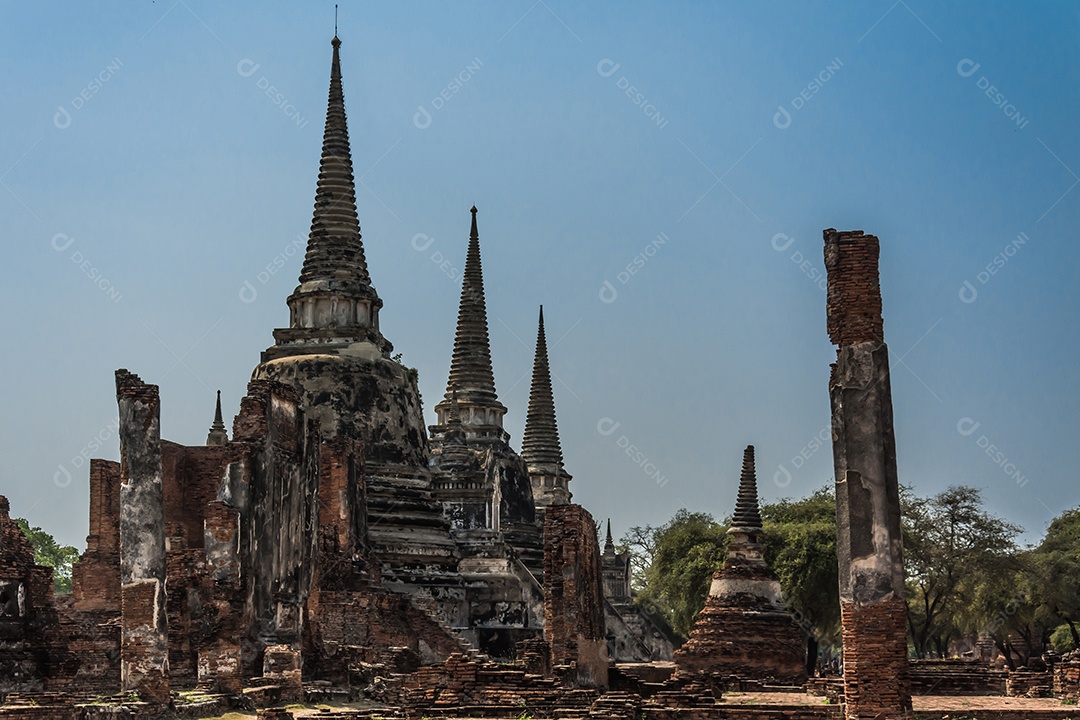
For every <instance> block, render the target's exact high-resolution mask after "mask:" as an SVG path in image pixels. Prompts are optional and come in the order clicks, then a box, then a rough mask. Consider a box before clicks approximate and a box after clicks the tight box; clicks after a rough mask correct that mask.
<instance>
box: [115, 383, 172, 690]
mask: <svg viewBox="0 0 1080 720" xmlns="http://www.w3.org/2000/svg"><path fill="white" fill-rule="evenodd" d="M116 401H117V404H118V405H119V410H120V609H121V636H120V685H121V690H122V692H125V693H129V692H133V693H138V695H139V697H140V698H142V699H143V700H145V701H147V702H150V703H156V704H160V705H165V704H168V702H169V633H168V621H167V616H166V613H165V505H164V495H163V493H162V485H161V414H160V401H159V399H158V388H157V385H147V384H146V383H144V382H143V381H142V380H140V379H139V377H138V376H137V375H134V374H132V373H129V372H128V371H127V370H117V371H116Z"/></svg>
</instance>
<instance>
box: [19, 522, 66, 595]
mask: <svg viewBox="0 0 1080 720" xmlns="http://www.w3.org/2000/svg"><path fill="white" fill-rule="evenodd" d="M15 522H16V523H17V524H18V526H19V529H20V530H22V531H23V534H24V535H26V538H27V539H28V540H29V541H30V544H31V545H33V546H34V562H35V563H37V564H38V565H47V566H49V567H51V568H52V569H53V589H54V590H55V591H56V592H57V593H60V594H64V593H69V592H71V566H72V565H74V564H75V561H76V560H78V559H79V551H78V550H76V549H75V548H73V547H72V546H70V545H60V544H59V543H57V542H56V539H55V538H54V537H53V536H52V535H50V534H49V533H47V532H45V531H44V530H42V529H41V528H39V527H34V528H32V527H30V523H29V522H27V521H26V520H25V519H24V518H16V519H15Z"/></svg>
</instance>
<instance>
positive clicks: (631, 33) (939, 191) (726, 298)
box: [0, 0, 1080, 548]
mask: <svg viewBox="0 0 1080 720" xmlns="http://www.w3.org/2000/svg"><path fill="white" fill-rule="evenodd" d="M1078 31H1080V10H1078V8H1077V6H1076V5H1075V4H1069V3H1051V2H1046V3H1039V4H1020V3H1011V4H1005V3H974V2H971V3H950V4H942V3H932V2H923V1H921V0H902V1H901V2H896V3H895V4H894V3H892V2H890V1H889V0H884V1H883V2H866V3H846V4H842V5H841V4H832V5H828V6H826V5H822V4H806V5H803V4H794V3H759V2H738V3H736V2H731V3H713V2H702V3H689V2H688V3H679V4H675V3H619V4H614V3H609V4H590V5H582V4H579V3H572V2H562V1H560V0H542V1H540V2H535V0H522V1H521V2H517V1H513V2H475V3H453V4H451V3H420V2H412V3H396V2H365V3H358V2H346V3H343V4H342V7H341V16H340V36H341V38H342V41H343V45H342V50H341V51H342V66H343V75H344V87H345V99H346V106H347V109H348V113H349V123H350V135H351V141H352V150H353V161H354V166H355V169H356V172H357V175H358V176H359V177H360V179H361V184H360V186H359V187H358V206H359V212H360V218H361V225H362V227H363V231H364V243H365V248H366V251H367V257H368V263H369V267H370V271H371V275H372V278H373V280H374V283H375V285H376V288H377V290H378V292H379V293H380V295H381V297H382V298H383V299H384V301H385V308H384V310H383V312H382V316H381V319H382V329H383V332H384V334H385V335H386V336H387V337H388V338H389V339H390V340H391V341H392V342H393V343H394V344H395V350H396V351H400V352H401V353H403V356H404V361H405V362H406V363H407V364H409V365H411V366H415V367H416V368H417V369H418V370H419V374H420V383H421V391H422V393H423V396H424V402H425V406H426V408H427V413H428V419H429V422H430V421H431V420H433V417H434V416H433V412H432V407H433V406H434V404H435V403H436V402H437V401H438V399H439V398H440V397H441V395H442V392H443V390H444V388H445V383H446V375H447V371H448V368H449V362H450V354H451V350H452V339H453V332H454V321H455V317H456V308H457V298H458V294H459V291H460V274H461V269H462V267H463V265H464V257H465V249H466V241H467V237H468V223H469V212H468V210H469V207H470V206H471V205H472V204H473V203H475V204H476V205H477V206H478V208H479V224H480V237H481V246H482V252H483V259H484V271H485V283H486V288H487V299H488V309H489V324H490V328H491V339H492V354H493V360H494V366H495V374H496V384H497V387H498V390H499V394H500V398H501V399H502V400H503V402H504V403H505V404H506V405H507V406H508V408H509V409H510V412H509V413H508V415H507V418H506V422H507V429H508V430H509V432H510V433H511V435H512V442H513V443H514V444H515V445H517V444H518V443H519V441H520V438H521V432H522V428H523V425H524V418H525V407H526V402H527V396H528V387H529V373H530V370H531V362H532V350H533V343H534V333H535V322H536V312H537V306H538V305H540V304H541V303H543V305H544V308H545V318H546V320H547V330H548V339H549V348H550V355H551V364H552V370H553V373H554V375H555V381H554V383H555V387H554V392H555V398H556V406H557V409H558V415H559V425H560V430H561V435H562V440H563V445H564V451H565V455H566V464H567V469H568V470H569V471H570V472H571V473H572V474H573V475H574V481H573V484H572V490H573V492H574V495H575V499H576V501H578V502H581V503H582V504H584V505H585V506H586V507H588V508H589V509H590V510H591V511H592V513H593V514H594V515H595V516H596V517H598V518H600V519H603V518H606V517H609V516H610V517H611V518H612V521H613V526H614V529H615V533H616V534H617V535H618V534H621V533H622V532H623V531H625V529H626V528H627V527H628V526H630V525H637V524H646V523H650V524H654V525H655V524H659V523H662V522H664V521H666V520H667V519H668V518H669V517H670V516H671V515H672V514H673V513H674V512H675V511H676V510H678V509H679V508H681V507H686V508H690V509H692V510H700V511H706V512H710V513H712V514H714V515H716V516H717V517H722V516H724V515H726V514H728V513H730V511H731V508H732V507H733V505H734V499H735V492H736V482H737V478H738V472H739V466H740V459H741V452H742V449H743V447H744V446H745V445H747V444H754V445H756V447H757V459H758V477H759V483H760V489H761V494H762V495H763V497H764V498H765V499H766V500H774V499H777V498H780V497H783V496H790V497H798V496H802V495H805V494H807V493H809V492H811V491H813V490H814V489H816V488H818V487H821V486H823V485H825V484H826V483H829V482H830V481H831V478H832V459H831V451H830V446H829V442H828V434H827V425H828V421H829V407H828V392H827V380H828V366H829V363H830V361H831V359H832V358H833V357H834V352H833V348H832V347H831V346H830V345H829V343H828V339H827V337H826V334H825V313H824V292H823V290H822V287H823V283H820V282H819V280H818V278H819V277H820V274H821V273H822V272H823V264H822V260H821V254H822V240H821V231H822V230H823V229H824V228H828V227H836V228H839V229H862V230H865V231H866V232H868V233H874V234H877V235H878V236H879V237H880V238H881V245H882V260H881V263H882V268H881V269H882V285H883V293H884V303H885V333H886V338H887V340H888V342H889V345H890V349H891V353H892V357H893V361H894V372H893V400H894V405H895V411H896V434H897V446H898V454H899V472H900V477H901V481H902V482H904V483H905V484H908V485H911V486H913V487H914V488H915V490H916V491H917V492H919V493H923V494H930V493H933V492H937V491H939V490H942V489H944V488H945V487H947V486H948V485H949V484H954V483H966V484H971V485H975V486H977V487H980V488H982V489H983V490H984V493H985V497H986V500H987V502H988V504H989V506H990V507H991V509H992V510H994V511H995V512H997V513H999V514H1001V515H1003V516H1005V517H1006V518H1008V519H1009V520H1012V521H1013V522H1016V523H1018V524H1020V525H1022V526H1023V527H1024V528H1025V529H1026V530H1027V531H1028V532H1027V535H1026V536H1025V537H1026V538H1027V539H1029V540H1035V539H1037V538H1038V536H1039V535H1040V534H1041V532H1042V531H1043V529H1044V528H1045V525H1046V523H1047V522H1048V521H1049V520H1050V519H1051V518H1052V517H1054V516H1055V515H1057V514H1058V513H1060V512H1061V511H1062V510H1064V509H1066V508H1070V507H1074V506H1076V505H1077V504H1078V503H1080V493H1078V491H1077V487H1078V483H1077V471H1076V462H1075V458H1076V452H1075V448H1074V446H1073V442H1075V441H1074V440H1073V438H1076V437H1077V436H1078V435H1080V421H1078V419H1077V414H1076V413H1075V407H1076V405H1077V403H1076V398H1077V395H1078V389H1080V387H1078V385H1080V375H1078V372H1077V365H1076V362H1075V359H1074V358H1075V357H1076V356H1077V354H1078V352H1080V347H1078V346H1080V334H1078V330H1077V323H1076V322H1075V319H1074V315H1075V312H1076V310H1077V306H1078V297H1077V287H1078V283H1077V279H1078V278H1077V273H1078V270H1077V267H1078V262H1077V261H1078V259H1080V258H1078V255H1080V250H1078V248H1077V243H1076V241H1075V233H1076V227H1077V225H1078V222H1077V221H1078V219H1080V218H1078V207H1080V205H1078V203H1080V190H1075V189H1074V186H1075V185H1076V184H1077V183H1078V181H1080V180H1078V178H1080V140H1078V136H1077V134H1076V132H1075V124H1076V116H1077V111H1078V109H1080V94H1078V93H1080V91H1078V88H1080V71H1078V68H1080V62H1078V60H1080V57H1078V54H1080V43H1078V42H1077V39H1078ZM332 35H333V4H332V3H324V4H318V3H303V4H300V3H285V2H267V3H259V4H257V5H255V4H251V5H249V6H237V5H229V6H225V7H223V6H221V4H219V3H210V2H200V1H198V0H181V1H176V0H160V1H159V2H140V3H119V2H115V3H94V4H90V3H75V2H68V3H59V2H58V3H48V4H43V3H16V2H5V3H3V4H0V61H2V63H3V67H4V69H5V72H4V73H2V75H0V86H2V90H3V91H2V93H0V97H3V98H4V99H5V101H4V102H3V103H2V104H0V127H2V128H3V132H2V133H0V183H2V184H0V237H2V238H3V247H4V250H5V262H4V263H3V273H4V281H3V283H2V284H0V301H2V302H3V305H4V307H5V308H6V312H4V313H3V314H2V315H0V332H2V333H3V336H4V338H5V347H6V348H7V350H6V352H5V353H4V359H3V367H4V369H5V373H4V376H5V377H6V378H7V379H8V383H7V387H6V392H5V399H6V402H7V406H8V411H7V412H5V413H3V419H2V420H0V423H2V432H0V452H2V457H3V459H4V469H3V475H2V476H0V493H2V494H5V495H7V496H8V497H9V498H10V500H11V502H12V512H13V514H15V515H19V516H27V517H28V518H29V519H30V520H31V522H32V523H33V524H36V525H42V526H44V527H45V528H46V529H48V530H50V531H51V532H53V533H54V534H55V535H56V536H57V537H58V539H60V540H61V541H63V542H65V543H71V544H75V545H77V546H79V547H80V548H81V547H82V546H83V544H84V538H85V534H86V528H87V500H88V491H87V474H86V466H85V462H84V461H83V460H82V458H83V457H84V456H86V455H90V456H94V457H106V458H113V459H115V458H116V457H117V455H118V448H117V440H116V433H115V422H116V420H115V418H116V405H115V398H114V390H113V380H112V373H113V371H114V370H115V369H116V368H118V367H126V368H128V369H130V370H132V371H133V372H137V373H139V374H140V375H141V376H142V377H143V378H144V379H145V380H147V381H148V382H154V383H158V384H160V386H161V394H162V432H163V436H164V437H166V438H168V439H171V440H174V441H176V442H181V443H187V444H199V443H202V442H203V441H204V440H205V437H206V432H207V428H208V426H209V424H210V421H211V419H212V413H213V401H214V391H215V390H217V389H219V388H220V389H221V391H222V398H223V401H224V405H225V412H226V415H228V416H230V417H231V415H233V414H235V412H236V410H237V408H238V405H239V399H240V397H241V396H242V395H243V393H244V389H245V385H246V382H247V379H248V377H249V376H250V373H251V370H252V368H253V367H254V366H255V365H256V364H257V363H258V361H259V353H260V351H262V350H263V349H264V348H266V347H267V346H268V345H270V344H271V343H272V336H271V332H272V330H273V329H274V328H275V327H281V326H282V325H284V324H286V323H287V319H288V318H287V312H286V306H285V298H286V297H287V295H288V294H289V293H290V292H291V291H292V289H293V287H294V286H295V284H296V277H297V274H298V273H299V268H300V264H301V257H302V245H303V240H304V239H305V238H306V236H307V232H308V227H309V224H310V220H311V207H312V203H313V197H314V188H315V179H316V175H317V168H318V158H319V148H320V145H321V136H322V121H323V116H324V114H325V108H326V93H327V84H328V76H329V68H330V51H331V48H330V43H329V41H330V38H331V37H332ZM988 266H989V269H988ZM980 273H982V274H980ZM965 283H967V284H965ZM1070 408H1072V410H1070ZM822 440H824V441H822ZM631 446H632V447H631ZM991 446H992V447H991Z"/></svg>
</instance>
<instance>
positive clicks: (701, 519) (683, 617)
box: [624, 509, 727, 638]
mask: <svg viewBox="0 0 1080 720" xmlns="http://www.w3.org/2000/svg"><path fill="white" fill-rule="evenodd" d="M726 533H727V527H726V526H724V525H722V524H720V523H718V522H716V520H715V519H714V518H713V517H712V516H711V515H709V514H707V513H692V512H690V511H688V510H685V509H684V510H679V512H677V513H676V514H675V517H673V518H672V519H671V520H670V521H669V522H668V523H666V524H665V525H661V526H660V527H658V528H651V533H648V534H647V535H646V536H644V537H638V539H637V540H634V539H633V538H624V543H625V544H627V545H628V547H630V548H631V549H633V548H634V547H635V546H637V545H645V546H646V547H651V548H652V561H651V562H650V563H649V564H648V567H646V568H645V571H644V584H643V588H642V590H641V591H640V592H639V593H638V600H639V602H641V603H643V604H645V605H647V606H649V607H651V608H652V609H653V612H654V614H659V615H661V616H662V617H663V619H664V620H666V621H667V623H668V624H669V625H670V626H671V628H672V629H673V630H674V631H675V632H676V633H677V634H678V635H680V636H681V637H682V638H686V637H688V636H689V635H690V630H691V629H692V628H693V626H694V619H695V618H696V617H697V614H698V613H699V612H700V611H701V608H702V607H704V605H705V598H706V596H708V594H709V584H710V582H711V581H712V576H713V573H714V572H716V571H717V570H719V569H720V568H721V567H722V566H723V564H724V558H725V557H726V548H727V535H726Z"/></svg>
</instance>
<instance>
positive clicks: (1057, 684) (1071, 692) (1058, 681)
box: [1054, 660, 1080, 700]
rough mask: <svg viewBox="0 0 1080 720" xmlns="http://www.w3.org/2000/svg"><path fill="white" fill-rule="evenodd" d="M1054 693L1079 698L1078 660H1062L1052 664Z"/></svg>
mask: <svg viewBox="0 0 1080 720" xmlns="http://www.w3.org/2000/svg"><path fill="white" fill-rule="evenodd" d="M1054 694H1055V695H1058V696H1061V697H1067V698H1069V699H1071V700H1080V662H1078V661H1075V660H1072V661H1063V662H1059V663H1057V664H1055V665H1054Z"/></svg>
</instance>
